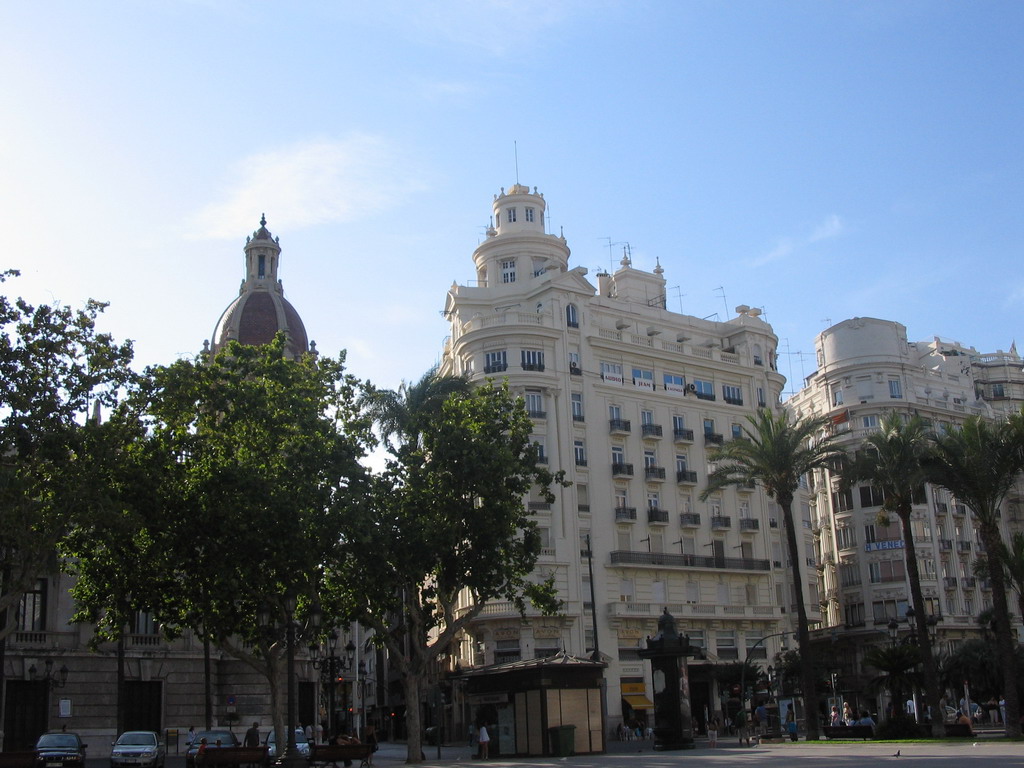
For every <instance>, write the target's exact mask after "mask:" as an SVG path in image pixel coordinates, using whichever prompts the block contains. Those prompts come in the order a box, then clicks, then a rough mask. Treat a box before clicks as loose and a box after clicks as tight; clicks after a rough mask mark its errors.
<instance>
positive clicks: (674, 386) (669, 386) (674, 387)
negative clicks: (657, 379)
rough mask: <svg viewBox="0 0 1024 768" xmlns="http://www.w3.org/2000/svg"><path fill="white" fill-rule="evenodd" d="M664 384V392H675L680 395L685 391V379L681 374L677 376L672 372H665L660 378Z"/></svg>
mask: <svg viewBox="0 0 1024 768" xmlns="http://www.w3.org/2000/svg"><path fill="white" fill-rule="evenodd" d="M662 380H663V381H664V384H665V391H666V392H675V393H676V394H677V395H682V394H684V393H685V392H686V379H685V378H684V377H682V376H677V375H676V374H674V373H666V374H665V375H664V377H663V379H662Z"/></svg>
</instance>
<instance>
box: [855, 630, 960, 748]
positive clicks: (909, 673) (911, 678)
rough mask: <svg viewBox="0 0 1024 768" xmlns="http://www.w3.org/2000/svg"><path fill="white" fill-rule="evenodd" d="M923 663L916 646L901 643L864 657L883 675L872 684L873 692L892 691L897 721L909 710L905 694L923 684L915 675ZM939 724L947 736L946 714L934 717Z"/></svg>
mask: <svg viewBox="0 0 1024 768" xmlns="http://www.w3.org/2000/svg"><path fill="white" fill-rule="evenodd" d="M920 661H921V649H920V648H919V647H918V646H916V645H914V644H912V643H900V644H899V645H880V646H878V645H876V646H874V647H873V648H870V649H868V651H867V652H866V653H865V654H864V663H865V664H866V665H867V666H869V667H873V668H874V669H877V670H878V671H879V673H880V674H879V675H878V676H877V677H875V678H873V679H872V680H871V681H869V683H868V687H869V688H871V689H872V690H875V691H879V690H882V689H885V690H888V691H889V695H890V696H892V712H893V717H895V718H900V717H902V716H903V715H904V714H905V713H906V710H905V708H904V706H903V702H904V701H905V699H904V692H910V691H913V690H914V688H915V687H916V686H917V684H918V683H919V682H920V680H919V676H918V674H917V672H916V671H915V667H917V665H918V663H920ZM932 720H937V721H938V723H939V730H940V731H942V732H943V733H945V728H944V727H943V724H942V714H941V713H940V714H939V715H938V716H937V717H933V718H932Z"/></svg>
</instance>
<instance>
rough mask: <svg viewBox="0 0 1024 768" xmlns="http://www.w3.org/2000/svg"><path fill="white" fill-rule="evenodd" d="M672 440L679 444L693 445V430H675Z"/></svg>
mask: <svg viewBox="0 0 1024 768" xmlns="http://www.w3.org/2000/svg"><path fill="white" fill-rule="evenodd" d="M672 439H673V440H675V441H676V442H677V443H692V442H693V430H692V429H673V430H672Z"/></svg>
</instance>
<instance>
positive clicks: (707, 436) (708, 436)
mask: <svg viewBox="0 0 1024 768" xmlns="http://www.w3.org/2000/svg"><path fill="white" fill-rule="evenodd" d="M724 442H725V438H724V437H723V436H722V435H720V434H718V433H717V432H705V433H704V444H705V445H721V444H722V443H724Z"/></svg>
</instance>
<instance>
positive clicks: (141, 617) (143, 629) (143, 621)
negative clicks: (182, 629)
mask: <svg viewBox="0 0 1024 768" xmlns="http://www.w3.org/2000/svg"><path fill="white" fill-rule="evenodd" d="M131 629H132V634H133V635H159V634H160V625H159V624H157V623H156V619H155V618H154V617H153V614H151V613H150V612H149V611H136V612H135V615H134V616H133V617H132V627H131Z"/></svg>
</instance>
